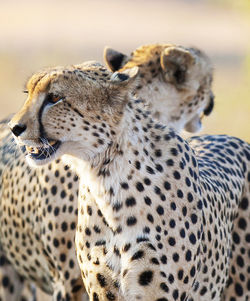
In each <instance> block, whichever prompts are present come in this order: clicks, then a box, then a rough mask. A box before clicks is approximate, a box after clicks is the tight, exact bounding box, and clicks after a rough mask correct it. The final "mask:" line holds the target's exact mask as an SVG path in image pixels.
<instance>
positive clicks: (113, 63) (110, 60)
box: [103, 47, 129, 72]
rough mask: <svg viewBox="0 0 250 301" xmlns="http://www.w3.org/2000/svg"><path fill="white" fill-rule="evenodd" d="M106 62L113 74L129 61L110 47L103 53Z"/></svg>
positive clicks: (125, 56)
mask: <svg viewBox="0 0 250 301" xmlns="http://www.w3.org/2000/svg"><path fill="white" fill-rule="evenodd" d="M103 57H104V61H105V63H106V64H107V66H108V67H109V69H110V70H111V71H113V72H115V71H118V70H119V69H121V68H122V67H123V66H124V65H125V64H126V62H127V61H128V59H129V58H128V56H127V55H125V54H123V53H121V52H119V51H116V50H114V49H112V48H110V47H105V48H104V51H103Z"/></svg>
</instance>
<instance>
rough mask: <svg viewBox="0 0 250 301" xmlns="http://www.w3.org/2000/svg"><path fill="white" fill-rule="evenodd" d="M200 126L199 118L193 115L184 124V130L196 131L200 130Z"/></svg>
mask: <svg viewBox="0 0 250 301" xmlns="http://www.w3.org/2000/svg"><path fill="white" fill-rule="evenodd" d="M201 128H202V123H201V119H200V117H199V116H198V115H195V116H194V118H193V119H191V120H190V121H189V122H188V123H186V125H185V130H186V131H187V132H190V133H196V132H198V131H200V130H201Z"/></svg>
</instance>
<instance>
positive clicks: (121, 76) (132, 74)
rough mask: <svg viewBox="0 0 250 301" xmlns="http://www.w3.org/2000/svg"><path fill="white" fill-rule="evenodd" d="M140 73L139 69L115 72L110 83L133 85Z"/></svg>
mask: <svg viewBox="0 0 250 301" xmlns="http://www.w3.org/2000/svg"><path fill="white" fill-rule="evenodd" d="M138 72H139V68H138V67H133V68H130V69H126V70H124V71H122V72H114V73H113V74H112V75H111V78H110V81H111V83H113V84H115V85H121V86H126V85H127V84H130V83H133V82H134V81H135V79H136V78H137V75H138Z"/></svg>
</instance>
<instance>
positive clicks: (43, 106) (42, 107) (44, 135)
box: [38, 94, 50, 142]
mask: <svg viewBox="0 0 250 301" xmlns="http://www.w3.org/2000/svg"><path fill="white" fill-rule="evenodd" d="M49 97H50V95H49V94H47V95H46V97H45V99H44V101H43V103H42V105H41V108H40V109H39V111H38V123H39V133H40V138H48V137H46V132H45V129H44V126H43V123H42V114H43V110H44V108H45V107H46V105H47V104H48V102H49ZM41 142H42V141H41Z"/></svg>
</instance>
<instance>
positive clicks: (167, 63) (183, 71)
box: [161, 46, 195, 86]
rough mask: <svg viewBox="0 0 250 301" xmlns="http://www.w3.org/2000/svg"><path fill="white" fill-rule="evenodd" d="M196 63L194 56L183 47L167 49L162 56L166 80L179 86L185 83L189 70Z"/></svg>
mask: <svg viewBox="0 0 250 301" xmlns="http://www.w3.org/2000/svg"><path fill="white" fill-rule="evenodd" d="M194 63H195V58H194V56H193V55H192V54H191V53H190V52H189V51H187V50H186V49H184V48H181V47H177V46H172V47H167V48H165V50H164V51H163V52H162V54H161V67H162V69H163V71H164V76H165V80H166V81H167V82H170V83H172V84H174V85H177V86H178V85H181V84H184V83H185V81H186V80H187V73H188V70H189V68H190V66H192V65H193V64H194Z"/></svg>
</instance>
